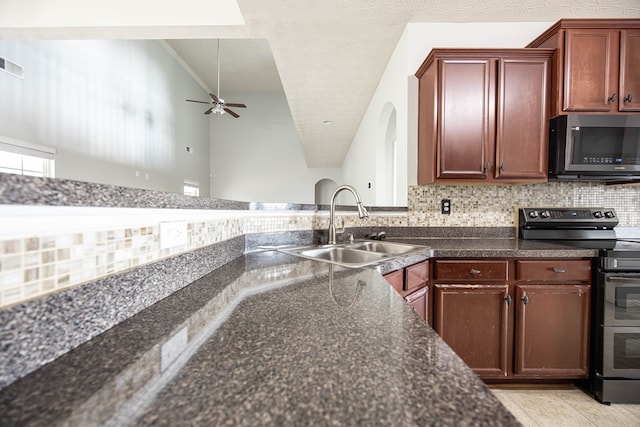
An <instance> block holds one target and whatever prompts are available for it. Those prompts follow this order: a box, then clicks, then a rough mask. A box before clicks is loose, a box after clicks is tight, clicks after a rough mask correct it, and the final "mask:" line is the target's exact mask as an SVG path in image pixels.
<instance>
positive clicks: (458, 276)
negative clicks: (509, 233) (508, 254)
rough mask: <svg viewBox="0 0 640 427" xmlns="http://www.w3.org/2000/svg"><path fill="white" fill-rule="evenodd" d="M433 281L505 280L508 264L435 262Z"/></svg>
mask: <svg viewBox="0 0 640 427" xmlns="http://www.w3.org/2000/svg"><path fill="white" fill-rule="evenodd" d="M434 265H435V280H473V281H477V280H507V278H508V277H507V276H508V272H509V262H508V261H506V260H504V261H483V260H436V261H435V262H434Z"/></svg>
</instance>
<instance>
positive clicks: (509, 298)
mask: <svg viewBox="0 0 640 427" xmlns="http://www.w3.org/2000/svg"><path fill="white" fill-rule="evenodd" d="M504 300H505V301H506V302H507V305H511V295H507V296H506V297H504Z"/></svg>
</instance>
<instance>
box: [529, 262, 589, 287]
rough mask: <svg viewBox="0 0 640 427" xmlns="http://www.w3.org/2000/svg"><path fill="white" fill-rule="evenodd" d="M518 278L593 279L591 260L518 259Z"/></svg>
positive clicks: (581, 280) (584, 280) (585, 280)
mask: <svg viewBox="0 0 640 427" xmlns="http://www.w3.org/2000/svg"><path fill="white" fill-rule="evenodd" d="M516 271H517V279H518V280H537V281H545V280H551V281H567V280H570V281H578V282H587V281H590V280H591V261H590V260H586V259H585V260H566V259H557V260H521V261H516Z"/></svg>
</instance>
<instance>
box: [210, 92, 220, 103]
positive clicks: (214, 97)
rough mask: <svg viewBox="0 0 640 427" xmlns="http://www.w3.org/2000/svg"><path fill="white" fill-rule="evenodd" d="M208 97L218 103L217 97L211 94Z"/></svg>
mask: <svg viewBox="0 0 640 427" xmlns="http://www.w3.org/2000/svg"><path fill="white" fill-rule="evenodd" d="M209 96H210V97H211V99H213V102H220V100H219V99H218V97H217V96H215V95H214V94H213V93H210V94H209Z"/></svg>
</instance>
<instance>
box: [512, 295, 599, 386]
mask: <svg viewBox="0 0 640 427" xmlns="http://www.w3.org/2000/svg"><path fill="white" fill-rule="evenodd" d="M515 297H516V314H515V316H516V330H515V374H516V376H526V377H529V378H532V377H553V378H582V377H586V376H587V375H588V372H589V371H588V356H589V350H588V347H587V346H588V339H589V338H588V337H589V307H590V298H591V294H590V287H589V285H518V286H516V292H515Z"/></svg>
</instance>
